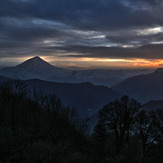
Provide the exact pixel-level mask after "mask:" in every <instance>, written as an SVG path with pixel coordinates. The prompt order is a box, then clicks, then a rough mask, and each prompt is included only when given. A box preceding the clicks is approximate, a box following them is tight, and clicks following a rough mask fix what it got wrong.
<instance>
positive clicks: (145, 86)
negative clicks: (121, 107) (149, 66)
mask: <svg viewBox="0 0 163 163" xmlns="http://www.w3.org/2000/svg"><path fill="white" fill-rule="evenodd" d="M112 88H113V89H114V90H116V91H119V92H120V93H122V94H126V95H129V96H130V97H134V98H135V99H137V100H138V101H140V102H142V103H145V102H147V101H150V100H162V99H163V69H162V68H160V69H157V70H156V71H154V72H153V73H150V74H146V75H138V76H134V77H130V78H128V79H126V80H124V81H123V82H121V83H120V84H118V85H116V86H114V87H112Z"/></svg>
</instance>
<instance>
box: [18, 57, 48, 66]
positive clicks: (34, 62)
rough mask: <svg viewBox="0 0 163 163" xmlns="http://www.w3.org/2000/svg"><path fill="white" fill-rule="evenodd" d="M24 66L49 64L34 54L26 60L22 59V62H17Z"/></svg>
mask: <svg viewBox="0 0 163 163" xmlns="http://www.w3.org/2000/svg"><path fill="white" fill-rule="evenodd" d="M22 65H23V66H24V65H28V66H30V65H35V66H36V65H40V66H43V65H50V64H49V63H48V62H46V61H44V60H43V59H42V58H40V57H39V56H35V57H33V58H30V59H28V60H26V61H24V62H23V63H21V64H19V65H18V66H22Z"/></svg>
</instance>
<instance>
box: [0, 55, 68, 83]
mask: <svg viewBox="0 0 163 163" xmlns="http://www.w3.org/2000/svg"><path fill="white" fill-rule="evenodd" d="M67 72H68V70H64V69H61V68H57V67H55V66H53V65H51V64H49V63H48V62H46V61H44V60H43V59H41V58H40V57H38V56H36V57H33V58H31V59H29V60H27V61H25V62H23V63H21V64H19V65H17V66H14V67H8V68H3V69H1V70H0V75H3V76H6V77H9V78H13V79H22V80H26V79H43V80H44V79H46V78H47V77H48V76H51V75H52V74H55V75H58V76H62V75H64V74H65V73H67Z"/></svg>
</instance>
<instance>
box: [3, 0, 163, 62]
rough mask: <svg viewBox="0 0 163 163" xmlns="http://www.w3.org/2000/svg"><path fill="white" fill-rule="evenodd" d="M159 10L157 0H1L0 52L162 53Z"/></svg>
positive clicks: (8, 54) (133, 55) (130, 55)
mask: <svg viewBox="0 0 163 163" xmlns="http://www.w3.org/2000/svg"><path fill="white" fill-rule="evenodd" d="M162 10H163V2H162V1H161V0H89V1H88V0H78V1H77V0H1V1H0V58H3V57H11V56H12V57H17V56H31V55H44V56H48V55H50V56H52V55H53V56H58V55H60V57H62V56H66V57H90V58H96V57H99V58H149V59H152V58H154V59H155V58H163V57H162V56H161V51H162V50H163V48H162V44H161V43H162V42H163V31H162V29H163V12H162ZM158 29H160V30H158ZM158 43H159V44H158ZM154 44H156V45H154ZM124 47H126V48H124ZM129 47H134V48H129Z"/></svg>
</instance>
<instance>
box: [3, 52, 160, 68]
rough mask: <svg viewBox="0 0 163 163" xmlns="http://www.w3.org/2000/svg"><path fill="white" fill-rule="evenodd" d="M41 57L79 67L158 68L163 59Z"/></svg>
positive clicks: (18, 59)
mask: <svg viewBox="0 0 163 163" xmlns="http://www.w3.org/2000/svg"><path fill="white" fill-rule="evenodd" d="M32 57H33V56H31V57H18V58H4V60H3V62H6V63H8V62H9V61H11V60H12V62H13V63H17V64H19V63H21V62H24V61H25V60H27V59H30V58H32ZM41 58H42V59H43V60H45V61H47V62H49V63H51V64H52V65H54V66H58V67H71V66H74V67H80V68H82V67H83V68H87V69H89V68H96V66H97V68H158V67H163V59H140V58H133V59H124V58H84V57H83V58H82V57H66V56H65V57H60V56H59V55H58V56H41Z"/></svg>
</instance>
